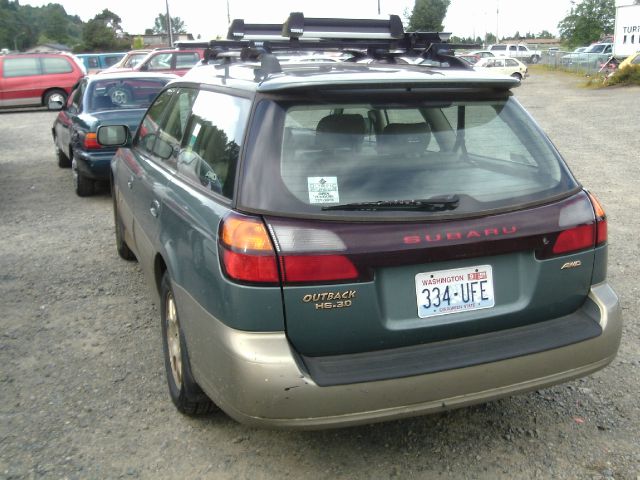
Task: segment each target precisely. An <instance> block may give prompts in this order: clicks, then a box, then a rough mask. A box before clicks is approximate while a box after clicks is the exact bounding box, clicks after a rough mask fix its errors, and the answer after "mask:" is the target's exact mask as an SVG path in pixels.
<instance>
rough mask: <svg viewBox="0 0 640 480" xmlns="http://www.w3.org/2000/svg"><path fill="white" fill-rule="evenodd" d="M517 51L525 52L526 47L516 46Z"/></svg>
mask: <svg viewBox="0 0 640 480" xmlns="http://www.w3.org/2000/svg"><path fill="white" fill-rule="evenodd" d="M518 51H519V52H526V51H527V47H524V46H522V45H519V46H518Z"/></svg>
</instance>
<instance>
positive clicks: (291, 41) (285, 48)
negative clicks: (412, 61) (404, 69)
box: [177, 12, 479, 73]
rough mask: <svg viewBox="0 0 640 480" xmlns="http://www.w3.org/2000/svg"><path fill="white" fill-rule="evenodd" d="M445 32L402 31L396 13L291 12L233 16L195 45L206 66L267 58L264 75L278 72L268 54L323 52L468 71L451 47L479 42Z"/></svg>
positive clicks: (276, 66) (263, 67)
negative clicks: (255, 18)
mask: <svg viewBox="0 0 640 480" xmlns="http://www.w3.org/2000/svg"><path fill="white" fill-rule="evenodd" d="M450 36H451V34H450V33H444V32H405V31H404V28H403V26H402V21H401V20H400V17H398V16H397V15H390V16H389V19H388V20H380V19H344V18H305V17H304V15H303V14H302V13H300V12H293V13H291V14H290V15H289V17H288V18H287V20H286V21H285V22H284V23H283V24H282V25H279V24H250V23H245V22H244V20H240V19H236V20H234V21H233V22H232V23H231V25H230V28H229V31H228V34H227V39H226V40H211V41H210V42H208V43H206V44H204V43H200V44H198V46H201V47H204V46H205V45H206V46H207V50H206V52H205V56H204V59H203V63H205V64H206V63H210V62H213V63H218V64H219V63H226V64H228V63H232V62H235V61H238V60H241V61H259V60H263V62H264V60H265V59H266V63H267V65H262V66H261V70H262V71H263V72H269V73H276V72H277V71H279V70H277V69H278V68H279V64H278V65H276V63H277V62H274V61H273V59H271V58H268V55H273V54H276V53H304V52H309V53H311V52H314V53H316V52H325V51H326V52H328V51H337V52H344V53H349V54H351V55H352V58H351V61H358V60H360V59H364V58H371V59H374V60H386V61H387V62H388V63H394V62H395V60H396V58H398V57H400V56H415V57H421V58H423V59H431V60H434V61H436V62H439V63H441V64H442V63H446V64H447V65H449V66H450V67H451V68H457V69H465V70H468V69H470V68H471V67H470V66H469V65H468V64H467V63H466V62H465V61H464V60H461V59H459V58H456V57H454V56H453V51H454V50H455V49H460V48H478V47H479V46H478V45H475V44H464V45H463V44H455V45H454V44H450V43H448V40H449V38H450ZM177 45H178V46H180V43H178V44H177ZM190 46H194V45H193V43H191V44H190Z"/></svg>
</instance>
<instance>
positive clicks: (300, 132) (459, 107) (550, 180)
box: [241, 98, 576, 216]
mask: <svg viewBox="0 0 640 480" xmlns="http://www.w3.org/2000/svg"><path fill="white" fill-rule="evenodd" d="M262 103H263V104H266V102H262ZM263 108H264V109H266V110H264V116H263V117H262V116H258V117H257V118H256V120H255V121H256V123H255V125H256V128H260V127H258V125H261V126H262V129H263V130H266V129H265V127H264V125H265V123H264V122H268V123H269V124H271V125H274V126H277V125H278V124H280V127H279V128H277V129H276V130H275V131H270V133H260V134H259V135H258V138H257V140H256V141H255V142H252V143H250V144H249V145H251V146H252V148H251V149H250V152H249V153H248V155H247V158H246V160H245V161H246V162H248V164H245V168H244V169H243V186H242V193H241V196H242V199H241V203H242V204H243V205H247V206H250V207H251V208H256V209H264V210H268V211H272V212H276V213H280V212H281V213H283V214H286V213H319V214H324V215H340V214H343V213H344V212H339V211H326V210H323V207H326V206H335V205H338V204H344V203H357V202H378V201H394V200H413V199H428V198H431V197H442V196H448V195H457V196H458V197H459V198H460V201H459V205H458V206H457V208H456V209H455V211H453V212H447V215H456V214H461V215H463V214H469V213H474V214H477V213H479V212H483V211H489V210H493V209H501V208H515V207H516V206H518V205H523V204H527V203H535V202H540V201H543V200H545V199H548V198H549V197H551V196H554V195H558V194H562V193H566V192H568V191H569V190H570V189H572V188H574V187H575V186H576V184H575V182H574V181H573V179H572V178H571V177H570V175H569V173H568V172H567V170H566V168H565V167H564V164H563V163H562V162H561V161H560V160H559V158H558V157H557V156H556V153H555V150H554V149H553V148H552V146H551V145H550V144H549V143H548V141H547V140H546V138H545V137H544V135H543V134H542V133H541V132H540V131H539V130H538V129H537V127H536V126H535V125H534V124H533V123H532V121H531V120H530V118H529V116H528V115H527V114H526V113H525V112H524V111H523V109H522V108H521V107H520V106H519V105H518V104H517V102H516V101H515V100H513V99H511V98H504V99H498V100H487V101H475V100H464V101H463V100H456V99H453V100H447V101H444V100H443V102H439V103H432V102H431V103H430V102H425V101H424V100H422V99H415V101H414V102H411V103H403V102H400V101H398V102H394V101H389V99H386V100H381V101H379V102H378V101H376V102H375V103H370V102H363V103H359V104H353V103H345V102H344V101H343V102H335V103H327V104H311V103H308V104H285V103H281V102H274V103H271V104H269V107H267V106H266V105H262V104H261V105H260V111H263V110H262V109H263ZM270 136H271V138H270ZM273 138H279V139H280V140H279V141H278V142H276V143H278V144H280V145H279V148H278V149H271V148H269V145H268V143H269V141H271V142H273ZM253 143H255V146H253ZM247 165H248V166H247ZM264 185H269V188H264ZM245 202H248V203H245ZM347 213H348V212H347ZM359 213H360V212H359ZM362 214H363V215H387V216H393V215H394V213H393V212H388V211H387V212H380V211H378V212H362ZM422 215H424V213H422Z"/></svg>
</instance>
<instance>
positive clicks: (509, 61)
mask: <svg viewBox="0 0 640 480" xmlns="http://www.w3.org/2000/svg"><path fill="white" fill-rule="evenodd" d="M507 66H508V67H517V66H518V62H516V61H515V60H511V59H510V58H508V59H507Z"/></svg>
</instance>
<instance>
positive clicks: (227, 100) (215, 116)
mask: <svg viewBox="0 0 640 480" xmlns="http://www.w3.org/2000/svg"><path fill="white" fill-rule="evenodd" d="M250 108H251V102H250V101H249V100H247V99H244V98H238V97H232V96H229V95H223V94H220V93H214V92H207V91H202V92H200V94H199V95H198V98H197V100H196V101H195V103H194V105H193V113H192V117H191V119H190V121H189V125H188V127H187V132H186V135H185V136H184V140H183V142H182V145H183V148H182V150H181V152H180V156H179V158H178V172H179V173H181V174H183V175H184V176H185V177H187V178H188V179H189V180H191V181H192V182H194V183H196V184H197V185H200V186H202V187H204V188H206V189H207V190H211V191H213V192H216V193H220V194H223V195H225V196H227V197H231V196H232V193H233V183H234V179H235V175H234V172H235V168H236V165H237V161H238V155H239V153H240V147H241V145H242V139H243V136H244V131H245V127H246V123H247V118H248V116H249V110H250Z"/></svg>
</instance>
